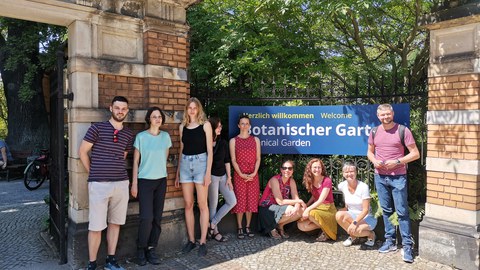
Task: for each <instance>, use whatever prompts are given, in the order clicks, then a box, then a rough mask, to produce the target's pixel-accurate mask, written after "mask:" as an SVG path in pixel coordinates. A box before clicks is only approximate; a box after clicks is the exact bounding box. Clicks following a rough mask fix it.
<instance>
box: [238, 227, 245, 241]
mask: <svg viewBox="0 0 480 270" xmlns="http://www.w3.org/2000/svg"><path fill="white" fill-rule="evenodd" d="M237 238H238V239H244V238H245V235H244V234H243V228H238V230H237Z"/></svg>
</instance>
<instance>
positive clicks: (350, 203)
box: [336, 162, 377, 247]
mask: <svg viewBox="0 0 480 270" xmlns="http://www.w3.org/2000/svg"><path fill="white" fill-rule="evenodd" d="M342 171H343V178H344V179H345V181H343V182H341V183H340V184H338V190H340V191H342V192H343V194H344V197H345V204H346V207H345V208H343V209H340V210H339V211H338V212H337V214H336V219H337V222H338V224H339V225H340V226H342V228H343V229H344V230H345V231H346V232H347V233H348V235H349V237H348V238H347V240H345V241H343V245H344V246H346V247H348V246H351V245H352V244H353V242H354V240H355V239H356V238H358V237H367V242H365V245H367V246H369V247H373V246H374V245H375V232H374V231H373V229H375V226H376V225H377V219H376V218H375V217H374V216H373V215H372V213H371V209H370V198H371V197H370V189H369V188H368V185H367V184H365V183H363V182H361V181H358V180H357V167H356V166H355V165H354V164H353V163H351V162H345V164H344V165H343V169H342Z"/></svg>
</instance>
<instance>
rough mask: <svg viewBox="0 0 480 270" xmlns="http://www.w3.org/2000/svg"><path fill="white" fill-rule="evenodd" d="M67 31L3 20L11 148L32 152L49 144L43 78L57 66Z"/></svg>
mask: <svg viewBox="0 0 480 270" xmlns="http://www.w3.org/2000/svg"><path fill="white" fill-rule="evenodd" d="M65 32H66V29H65V28H63V27H57V26H52V25H46V24H40V23H35V22H29V21H21V20H16V19H8V18H0V73H1V76H2V80H3V84H4V93H5V97H6V103H7V108H8V120H7V123H8V137H7V142H8V144H9V146H10V149H11V150H13V151H18V152H30V151H32V150H33V149H38V148H45V147H48V145H49V138H50V135H49V128H48V127H49V123H48V113H47V109H46V105H45V98H48V96H47V97H45V96H44V92H43V90H44V89H43V87H42V79H43V77H44V74H46V72H47V71H48V70H49V69H51V68H52V67H53V64H54V63H55V59H56V58H55V54H54V53H55V51H56V48H57V47H58V45H59V44H60V43H61V42H62V41H63V40H64V38H65Z"/></svg>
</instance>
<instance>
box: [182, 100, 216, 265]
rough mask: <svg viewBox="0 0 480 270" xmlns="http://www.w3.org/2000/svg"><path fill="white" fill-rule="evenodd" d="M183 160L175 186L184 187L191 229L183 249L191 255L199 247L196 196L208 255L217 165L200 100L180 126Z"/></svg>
mask: <svg viewBox="0 0 480 270" xmlns="http://www.w3.org/2000/svg"><path fill="white" fill-rule="evenodd" d="M179 131H180V157H179V159H178V162H179V163H178V167H177V175H176V179H175V186H176V187H177V188H178V187H179V186H180V184H182V192H183V199H184V201H185V223H186V225H187V233H188V242H187V244H186V245H185V246H184V248H183V249H182V251H183V252H184V253H188V252H190V251H191V250H192V249H194V248H195V247H196V244H195V217H194V213H193V203H194V193H195V191H196V193H197V203H198V207H199V209H200V241H199V243H200V247H199V249H198V256H205V255H206V254H207V247H206V245H205V244H206V241H207V231H208V227H209V225H208V219H209V213H208V203H207V197H208V185H209V184H210V182H211V171H212V161H213V147H212V143H213V139H212V126H211V125H210V123H209V122H208V121H206V117H205V113H204V112H203V107H202V104H201V103H200V101H199V100H198V99H197V98H194V97H192V98H190V99H189V100H188V101H187V105H186V106H185V110H184V113H183V121H182V124H181V125H180V129H179Z"/></svg>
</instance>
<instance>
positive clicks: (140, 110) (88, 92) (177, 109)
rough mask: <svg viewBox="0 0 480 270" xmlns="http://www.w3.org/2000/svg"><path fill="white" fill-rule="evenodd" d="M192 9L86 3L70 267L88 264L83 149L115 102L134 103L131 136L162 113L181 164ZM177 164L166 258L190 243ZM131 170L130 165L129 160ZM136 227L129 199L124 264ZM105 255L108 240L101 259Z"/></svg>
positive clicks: (76, 85)
mask: <svg viewBox="0 0 480 270" xmlns="http://www.w3.org/2000/svg"><path fill="white" fill-rule="evenodd" d="M194 2H196V0H163V1H158V0H142V1H136V3H137V4H138V5H129V4H128V3H129V1H101V3H100V2H98V1H86V2H85V3H86V4H85V5H87V4H88V3H90V4H88V5H90V6H91V7H93V8H90V9H88V11H90V12H91V14H90V15H89V16H88V19H85V20H77V21H74V22H73V23H71V24H69V48H68V49H69V60H68V74H69V86H70V87H69V88H70V90H71V91H72V92H73V93H74V94H75V99H74V100H73V102H71V103H70V104H69V108H68V117H69V118H68V119H69V147H70V153H69V173H70V179H69V181H70V182H69V183H70V196H69V200H70V202H69V219H70V220H69V226H68V229H69V232H68V257H69V263H70V264H71V265H72V266H73V268H78V267H80V266H84V263H85V262H86V259H87V258H88V256H87V251H88V249H87V232H88V229H87V225H88V210H89V207H88V192H87V182H86V179H87V173H86V171H85V169H84V168H83V166H82V164H81V162H80V159H79V156H78V147H79V145H80V143H81V141H82V139H83V136H84V135H85V132H86V130H87V129H88V127H89V126H90V125H91V123H93V122H100V121H105V120H107V119H108V118H109V116H110V112H109V110H108V107H109V105H110V102H111V100H112V98H113V97H114V96H116V95H122V96H125V97H127V98H128V99H129V105H130V114H129V115H128V116H127V119H126V121H125V122H126V125H127V126H128V127H130V128H131V129H133V130H134V133H137V132H139V131H141V130H144V129H145V128H146V126H145V124H144V123H145V120H144V117H145V113H146V109H147V108H148V107H151V106H158V107H160V108H161V109H163V110H164V111H165V113H166V121H165V124H164V126H163V127H162V129H163V130H165V131H167V132H168V133H169V134H170V136H171V138H172V143H173V147H172V148H171V149H170V155H171V156H172V157H175V158H177V157H178V150H179V133H178V127H179V124H180V121H181V119H182V115H183V109H184V106H185V103H186V100H187V98H188V97H189V95H190V85H189V82H188V78H187V67H188V61H189V59H188V57H189V43H188V31H189V27H188V26H187V25H186V8H187V7H188V6H189V5H191V4H193V3H194ZM82 3H83V2H82ZM126 3H127V4H126ZM111 5H114V6H111ZM98 10H101V11H102V12H98ZM175 158H173V162H171V163H169V164H168V166H167V167H168V168H167V170H168V177H167V185H168V187H167V195H166V197H167V198H166V200H165V208H164V215H163V220H162V235H161V237H160V242H159V246H158V252H159V253H160V254H161V255H164V254H168V253H170V254H171V253H172V252H174V251H177V250H179V249H180V247H181V245H182V242H183V241H184V240H186V232H185V225H184V211H183V209H184V205H183V198H182V192H181V189H177V188H175V186H174V181H175V173H176V161H175ZM127 163H128V164H131V160H127ZM137 226H138V202H137V201H136V200H133V198H131V201H130V203H129V208H128V214H127V223H126V224H125V225H124V226H122V229H121V233H120V239H119V244H118V247H117V256H119V257H120V258H121V257H127V256H128V257H131V256H133V255H134V254H135V251H136V249H135V247H136V238H137ZM105 253H106V246H105V241H103V242H102V247H101V248H100V251H99V254H98V258H103V257H104V256H105V255H106V254H105Z"/></svg>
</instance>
